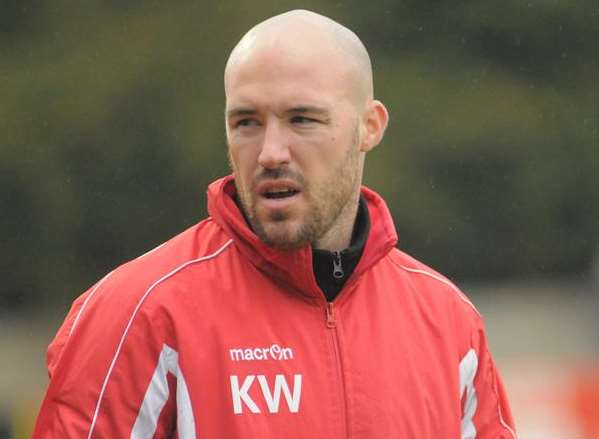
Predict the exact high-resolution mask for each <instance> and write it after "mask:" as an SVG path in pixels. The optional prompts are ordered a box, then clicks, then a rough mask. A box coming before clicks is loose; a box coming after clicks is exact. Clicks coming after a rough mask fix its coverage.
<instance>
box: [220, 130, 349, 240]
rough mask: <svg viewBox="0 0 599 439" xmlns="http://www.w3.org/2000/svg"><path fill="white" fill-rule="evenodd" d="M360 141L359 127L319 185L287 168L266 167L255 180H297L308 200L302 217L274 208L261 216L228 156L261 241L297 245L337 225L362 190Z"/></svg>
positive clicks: (249, 189) (247, 212)
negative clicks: (358, 145) (337, 161)
mask: <svg viewBox="0 0 599 439" xmlns="http://www.w3.org/2000/svg"><path fill="white" fill-rule="evenodd" d="M358 141H359V137H358V133H357V127H356V129H355V130H354V133H353V136H352V145H350V148H349V149H348V150H347V153H346V154H345V156H344V157H343V160H342V161H341V162H340V163H339V164H338V165H337V166H336V167H335V168H334V170H333V172H331V173H330V174H329V176H328V177H327V178H326V179H325V180H324V181H323V182H321V183H319V184H317V185H311V184H310V183H308V182H305V181H304V179H303V177H302V176H301V175H298V174H296V173H293V172H291V171H289V170H288V169H287V168H280V169H274V170H270V169H265V170H263V171H262V173H261V174H260V175H259V176H258V177H257V178H256V180H260V179H264V178H270V179H276V178H288V179H291V180H293V181H296V182H298V183H299V184H300V187H301V188H302V195H301V196H303V197H306V204H307V209H305V211H304V212H302V213H299V215H301V218H293V215H294V213H293V212H287V211H274V212H272V213H271V214H270V215H269V217H268V219H267V220H266V221H265V222H266V223H267V224H264V223H263V222H262V221H261V220H260V218H259V217H258V214H257V212H256V209H255V205H254V199H253V196H252V191H251V188H247V187H245V185H243V184H242V183H241V180H240V178H239V174H238V172H237V171H236V168H235V166H234V165H233V163H232V161H231V160H230V159H229V161H230V164H231V169H232V170H233V174H234V176H235V184H236V186H237V192H238V196H239V201H240V204H241V208H242V210H243V213H244V215H245V217H246V219H247V221H248V222H249V225H250V227H251V228H252V230H253V231H254V233H255V234H256V235H257V236H258V238H260V240H261V241H262V242H264V243H265V244H267V245H269V246H271V247H274V248H277V249H280V250H293V249H298V248H301V247H304V246H305V245H307V244H313V243H315V242H317V241H318V240H319V239H320V238H321V237H322V236H323V235H324V234H325V233H327V232H328V231H330V230H331V229H332V228H334V227H335V225H336V224H337V222H338V220H339V218H340V216H341V214H342V212H343V211H344V209H346V208H347V207H348V205H350V203H352V202H354V199H355V200H356V202H357V197H356V193H357V192H358V191H359V186H360V176H361V172H360V158H359V156H360V153H359V151H358V148H357V144H358ZM287 221H293V222H295V221H299V224H298V225H293V224H285V222H287Z"/></svg>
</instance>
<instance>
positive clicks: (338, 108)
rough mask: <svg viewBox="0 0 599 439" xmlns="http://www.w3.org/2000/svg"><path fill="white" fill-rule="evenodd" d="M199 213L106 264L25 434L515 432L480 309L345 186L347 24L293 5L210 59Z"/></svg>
mask: <svg viewBox="0 0 599 439" xmlns="http://www.w3.org/2000/svg"><path fill="white" fill-rule="evenodd" d="M224 83H225V92H226V135H227V141H228V149H229V157H230V161H231V167H232V169H233V177H231V176H230V177H225V178H223V179H221V180H218V181H216V182H214V183H213V184H212V185H211V186H210V188H209V190H208V209H209V212H210V218H208V219H207V220H205V221H202V222H200V223H199V224H198V225H196V226H195V227H192V228H191V229H189V230H187V231H185V232H183V233H182V234H181V235H179V236H177V237H175V238H173V239H172V240H170V241H168V242H167V243H165V244H163V245H162V246H160V247H159V248H157V249H155V250H154V251H152V252H150V253H149V254H146V255H144V256H142V257H140V258H138V259H136V260H134V261H132V262H129V263H128V264H125V265H124V266H122V267H119V268H117V269H116V270H115V271H113V272H112V273H110V274H108V275H107V276H106V277H105V278H103V279H102V280H101V281H100V282H98V283H97V284H96V285H95V286H93V287H92V288H91V289H90V290H89V291H88V292H86V293H85V294H84V295H82V296H81V297H80V298H79V299H77V300H76V301H75V303H74V304H73V308H72V309H71V311H70V313H69V315H68V316H67V318H66V320H65V322H64V324H63V326H62V327H61V328H60V330H59V332H58V334H57V336H56V338H55V340H54V341H53V342H52V344H51V345H50V348H49V352H48V367H49V372H50V376H51V381H50V385H49V389H48V393H47V395H46V399H45V400H44V403H43V405H42V408H41V412H40V415H39V418H38V422H37V426H36V431H35V435H34V437H35V438H49V437H53V438H54V437H56V438H58V437H61V438H63V437H69V438H104V437H109V438H124V437H132V438H171V437H179V438H196V437H199V438H232V439H233V438H281V437H285V438H289V439H290V438H346V437H352V438H369V439H372V438H419V439H423V438H431V439H433V438H434V439H439V438H515V433H514V426H513V421H512V417H511V414H510V409H509V407H508V403H507V400H506V397H505V393H504V390H503V386H502V383H501V380H500V378H499V376H498V374H497V372H496V369H495V366H494V364H493V360H492V359H491V356H490V354H489V351H488V347H487V342H486V339H485V334H484V329H483V324H482V321H481V318H480V316H479V315H478V313H477V312H476V310H475V309H474V307H473V306H472V304H471V303H470V302H469V301H468V299H466V297H465V296H464V295H462V293H461V292H460V291H458V290H457V288H456V287H455V286H453V284H451V283H450V282H449V281H448V280H446V279H445V278H444V277H442V276H441V275H439V274H438V273H436V272H434V271H433V270H431V269H430V268H428V267H426V266H424V265H423V264H421V263H419V262H417V261H415V260H414V259H412V258H411V257H409V256H407V255H405V254H404V253H402V252H400V251H399V250H397V249H395V248H394V246H395V244H396V242H397V235H396V233H395V229H394V227H393V222H392V219H391V217H390V215H389V212H388V210H387V207H386V205H385V203H384V201H383V200H382V199H381V198H380V197H379V196H378V195H377V194H376V193H374V192H373V191H371V190H369V189H367V188H364V187H361V186H360V184H361V180H362V169H363V165H364V157H365V153H366V152H368V151H369V150H371V149H372V148H374V147H375V146H376V145H377V144H378V143H379V142H380V140H381V138H382V136H383V133H384V131H385V127H386V125H387V119H388V115H387V111H386V109H385V107H384V106H383V104H382V103H381V102H379V101H377V100H375V99H373V87H372V72H371V67H370V61H369V58H368V54H367V52H366V49H365V48H364V46H363V45H362V43H361V42H360V40H359V39H358V37H357V36H356V35H355V34H354V33H352V32H351V31H349V30H348V29H346V28H344V27H343V26H341V25H340V24H338V23H335V22H333V21H332V20H330V19H328V18H325V17H323V16H320V15H317V14H314V13H312V12H307V11H292V12H288V13H285V14H282V15H279V16H276V17H273V18H271V19H269V20H266V21H265V22H263V23H261V24H259V25H257V26H256V27H255V28H253V29H252V30H250V31H249V32H248V33H247V34H246V35H245V36H244V37H243V38H242V39H241V41H240V42H239V43H238V45H237V46H236V47H235V49H234V50H233V51H232V53H231V55H230V57H229V60H228V62H227V65H226V69H225V77H224Z"/></svg>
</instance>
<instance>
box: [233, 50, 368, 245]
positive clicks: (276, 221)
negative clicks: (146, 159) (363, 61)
mask: <svg viewBox="0 0 599 439" xmlns="http://www.w3.org/2000/svg"><path fill="white" fill-rule="evenodd" d="M318 58H319V56H318V54H314V55H311V54H308V53H303V54H302V53H300V54H298V53H285V52H281V51H280V50H276V48H265V49H262V50H257V51H255V52H254V53H252V54H251V55H250V56H248V57H246V58H244V59H243V60H242V61H240V62H239V63H238V64H237V65H235V66H234V67H233V68H231V69H230V71H229V72H228V75H227V78H226V86H225V91H226V95H227V103H226V130H227V142H228V147H229V159H230V162H231V167H232V169H233V173H234V175H235V183H236V186H237V189H238V193H239V199H240V201H241V204H242V207H243V210H244V212H245V214H246V216H247V218H248V220H249V222H250V224H251V226H252V228H253V230H254V231H255V232H256V234H257V235H258V236H259V237H260V238H261V239H262V240H263V241H264V242H266V243H267V244H269V245H272V246H274V247H278V248H283V249H289V248H298V247H301V246H304V245H306V244H308V243H315V242H317V241H318V240H319V238H321V237H322V236H323V235H324V234H325V233H330V232H331V231H334V230H335V227H337V226H338V223H339V221H340V217H341V216H343V213H344V209H345V208H346V206H347V205H348V203H349V204H351V202H352V201H353V200H355V199H357V194H358V191H359V186H360V181H361V177H362V165H363V156H362V153H361V152H360V149H359V143H360V129H359V120H360V119H359V114H358V109H357V108H356V107H357V106H356V105H355V100H353V99H352V96H351V90H348V89H349V88H350V87H349V86H348V84H349V83H350V81H349V80H348V79H347V78H346V77H345V75H344V72H343V70H341V69H336V68H335V67H334V63H330V62H326V60H324V59H318ZM329 61H330V60H329ZM331 64H333V67H328V66H330V65H331ZM324 66H327V67H324ZM352 220H353V218H352Z"/></svg>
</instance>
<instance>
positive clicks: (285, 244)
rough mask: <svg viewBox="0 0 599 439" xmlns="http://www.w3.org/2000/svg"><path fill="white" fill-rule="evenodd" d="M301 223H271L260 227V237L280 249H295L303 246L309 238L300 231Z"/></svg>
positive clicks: (301, 229) (301, 228)
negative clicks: (261, 231)
mask: <svg viewBox="0 0 599 439" xmlns="http://www.w3.org/2000/svg"><path fill="white" fill-rule="evenodd" d="M302 226H303V225H295V224H283V222H279V223H271V224H268V225H266V227H264V228H262V230H263V233H261V234H259V236H260V235H262V236H260V238H261V239H262V240H263V241H264V242H265V243H266V244H268V245H270V246H271V247H274V248H278V249H281V250H295V249H298V248H301V247H304V246H305V245H307V244H308V243H309V239H308V238H307V237H306V236H305V234H304V233H302V231H303V229H304V227H302Z"/></svg>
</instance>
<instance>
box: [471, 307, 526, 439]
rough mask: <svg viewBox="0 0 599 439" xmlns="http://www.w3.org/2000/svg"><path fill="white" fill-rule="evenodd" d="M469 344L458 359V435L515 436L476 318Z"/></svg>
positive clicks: (477, 438) (485, 438)
mask: <svg viewBox="0 0 599 439" xmlns="http://www.w3.org/2000/svg"><path fill="white" fill-rule="evenodd" d="M476 326H477V327H476V328H475V330H474V332H473V334H472V339H471V348H470V350H468V352H466V354H465V355H464V356H463V357H462V360H461V361H460V368H459V369H460V395H461V398H462V423H461V430H462V436H461V439H517V436H516V430H515V426H514V420H513V418H512V413H511V410H510V406H509V403H508V399H507V395H506V392H505V388H504V385H503V382H502V380H501V377H500V375H499V372H498V370H497V367H496V365H495V362H494V361H493V358H492V356H491V353H490V352H489V348H488V344H487V338H486V335H485V330H484V327H483V324H482V321H481V320H480V318H478V319H477V325H476Z"/></svg>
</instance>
